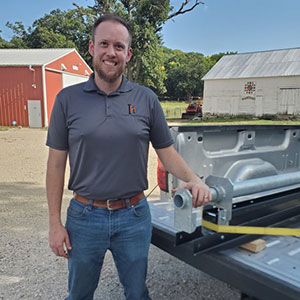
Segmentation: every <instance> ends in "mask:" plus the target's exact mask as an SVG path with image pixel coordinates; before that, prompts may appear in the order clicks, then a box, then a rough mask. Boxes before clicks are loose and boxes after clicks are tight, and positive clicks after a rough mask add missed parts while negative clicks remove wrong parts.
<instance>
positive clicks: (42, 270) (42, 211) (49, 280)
mask: <svg viewBox="0 0 300 300" xmlns="http://www.w3.org/2000/svg"><path fill="white" fill-rule="evenodd" d="M46 134H47V132H46V131H45V130H42V129H28V128H22V129H18V128H14V129H9V130H7V131H0V170H1V172H0V207H1V209H0V230H1V234H0V299H1V300H2V299H5V300H18V299H26V300H31V299H43V300H46V299H51V300H52V299H53V300H56V299H57V300H62V299H64V297H66V295H67V293H66V291H67V264H66V260H65V259H63V258H57V257H56V256H55V255H54V254H52V252H51V251H50V249H49V248H48V241H47V235H48V228H47V225H48V224H47V222H48V220H47V204H46V197H45V184H44V182H45V168H46V160H47V152H48V150H47V148H46V147H45V139H46ZM155 172H156V158H155V155H154V153H153V150H152V149H151V152H150V159H149V190H150V189H152V188H153V187H154V186H155V184H156V183H155V182H156V178H155V176H156V175H155ZM158 195H159V192H158V190H157V189H156V190H155V191H154V192H153V193H152V194H151V196H150V197H149V200H154V199H157V197H158ZM70 198H71V193H70V191H68V190H66V191H65V197H64V202H63V215H64V216H65V210H66V206H67V205H68V201H69V199H70ZM148 286H149V290H150V294H151V297H152V298H153V300H179V299H181V300H182V299H184V300H185V299H186V300H196V299H197V300H201V299H203V300H204V299H205V300H209V299H212V300H237V299H240V294H239V292H238V291H237V290H235V289H234V288H232V287H230V286H228V285H226V284H224V283H222V282H220V281H218V280H216V279H214V278H212V277H210V276H208V275H206V274H204V273H202V272H200V271H198V270H196V269H194V268H192V267H190V266H189V265H186V264H185V263H183V262H181V261H179V260H177V259H176V258H174V257H172V256H170V255H168V254H167V253H165V252H163V251H161V250H160V249H158V248H156V247H155V246H151V249H150V258H149V272H148ZM95 299H97V300H98V299H103V300H118V299H123V297H122V288H121V286H120V283H119V281H118V278H117V273H116V270H115V267H114V264H113V261H112V257H111V255H110V253H108V254H107V255H106V257H105V263H104V266H103V271H102V274H101V279H100V286H99V288H98V290H97V292H96V295H95Z"/></svg>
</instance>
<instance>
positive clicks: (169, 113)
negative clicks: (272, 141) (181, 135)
mask: <svg viewBox="0 0 300 300" xmlns="http://www.w3.org/2000/svg"><path fill="white" fill-rule="evenodd" d="M160 104H161V106H162V108H163V110H164V113H165V116H166V119H167V121H168V123H169V124H171V125H173V124H178V125H179V124H180V125H222V124H227V125H230V124H241V125H246V124H249V125H250V124H252V125H255V124H256V125H300V117H299V118H298V119H295V120H266V119H258V118H255V117H253V119H251V118H249V117H246V116H245V117H243V116H237V117H216V118H212V119H206V120H205V119H204V120H202V119H200V120H182V119H181V114H182V113H183V112H185V110H186V108H187V106H188V104H187V103H186V102H183V101H181V102H179V101H161V102H160Z"/></svg>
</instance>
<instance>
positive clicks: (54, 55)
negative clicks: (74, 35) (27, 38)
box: [0, 49, 92, 127]
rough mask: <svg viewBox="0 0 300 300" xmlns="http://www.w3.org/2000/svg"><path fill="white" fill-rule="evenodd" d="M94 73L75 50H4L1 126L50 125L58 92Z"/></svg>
mask: <svg viewBox="0 0 300 300" xmlns="http://www.w3.org/2000/svg"><path fill="white" fill-rule="evenodd" d="M91 73H92V70H91V68H90V67H89V66H88V64H87V63H86V62H85V61H84V59H83V58H82V57H81V56H80V55H79V53H78V52H77V51H76V50H75V49H0V125H2V126H10V125H13V124H16V125H21V126H29V127H44V126H48V122H49V119H50V115H51V111H52V106H53V103H54V100H55V97H56V95H57V93H58V92H59V91H60V90H61V89H62V88H64V87H66V86H69V85H72V84H75V83H79V82H83V81H86V80H87V79H88V77H89V75H90V74H91Z"/></svg>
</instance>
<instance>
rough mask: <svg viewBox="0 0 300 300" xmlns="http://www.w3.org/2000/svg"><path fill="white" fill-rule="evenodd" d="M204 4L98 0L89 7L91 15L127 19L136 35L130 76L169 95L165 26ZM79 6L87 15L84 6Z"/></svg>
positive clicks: (192, 2)
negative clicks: (173, 5)
mask: <svg viewBox="0 0 300 300" xmlns="http://www.w3.org/2000/svg"><path fill="white" fill-rule="evenodd" d="M201 3H202V2H201V1H199V0H194V1H191V0H184V1H183V2H182V4H181V6H180V7H179V8H178V9H177V10H174V7H172V6H171V5H170V1H169V0H95V1H94V6H92V7H89V8H90V9H91V10H92V12H91V13H90V15H92V16H95V15H96V16H97V17H98V16H101V15H103V14H105V13H114V14H117V15H119V16H121V17H123V18H124V19H125V20H127V22H128V23H129V24H130V26H131V29H132V32H133V41H132V48H133V50H134V55H133V57H132V59H131V61H130V63H129V64H128V68H127V77H128V78H129V79H130V80H133V81H136V82H138V83H140V84H145V85H148V86H150V87H152V88H153V89H154V90H155V91H156V92H158V93H160V94H162V93H164V92H166V89H165V86H164V81H165V79H166V71H165V69H164V67H163V64H164V60H163V57H162V55H161V54H162V50H161V45H162V36H161V34H160V32H161V30H162V26H163V24H164V23H165V22H166V21H167V20H169V19H173V18H174V17H176V16H178V15H180V14H184V13H187V12H189V11H191V10H193V9H194V8H195V7H197V6H198V5H199V4H201ZM75 5H76V4H75ZM76 6H77V8H78V10H79V11H80V12H82V14H83V15H86V12H83V11H82V8H81V7H79V6H78V5H76Z"/></svg>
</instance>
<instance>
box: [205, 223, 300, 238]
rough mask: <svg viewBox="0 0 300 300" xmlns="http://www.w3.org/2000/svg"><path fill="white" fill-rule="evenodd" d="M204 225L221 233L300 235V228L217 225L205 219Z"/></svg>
mask: <svg viewBox="0 0 300 300" xmlns="http://www.w3.org/2000/svg"><path fill="white" fill-rule="evenodd" d="M202 226H203V227H205V228H208V229H210V230H213V231H216V232H220V233H235V234H262V235H291V236H300V228H280V227H254V226H232V225H217V224H214V223H211V222H208V221H205V220H202Z"/></svg>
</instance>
